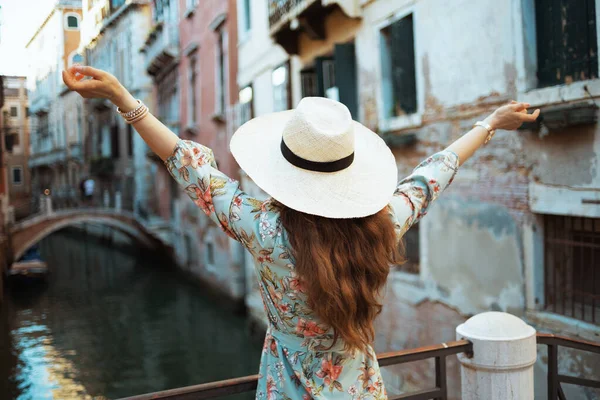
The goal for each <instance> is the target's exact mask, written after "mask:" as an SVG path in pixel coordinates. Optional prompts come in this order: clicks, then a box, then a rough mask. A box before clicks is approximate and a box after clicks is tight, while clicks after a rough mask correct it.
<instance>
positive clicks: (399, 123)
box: [373, 0, 600, 133]
mask: <svg viewBox="0 0 600 400" xmlns="http://www.w3.org/2000/svg"><path fill="white" fill-rule="evenodd" d="M598 1H600V0H598ZM411 14H412V18H413V46H414V54H415V57H414V58H415V86H416V100H417V111H416V112H414V113H412V114H408V115H402V116H395V117H386V115H385V107H386V106H387V105H386V104H385V100H384V87H383V86H384V85H383V77H384V66H383V53H382V52H383V50H384V49H383V48H382V46H381V42H382V36H383V33H382V30H384V29H385V28H388V27H390V26H391V25H392V24H393V23H395V22H397V21H399V20H401V19H403V18H405V17H407V16H409V15H411ZM418 17H419V12H418V10H417V9H416V7H415V6H414V5H413V6H410V7H406V8H403V9H402V10H400V11H398V12H397V13H395V14H394V15H392V16H391V17H389V18H387V19H386V20H385V21H383V22H381V23H379V24H375V25H374V27H373V29H374V30H375V36H376V38H377V39H378V45H377V49H378V51H379V53H378V59H377V63H378V71H377V73H378V76H379V79H378V82H379V85H377V110H378V119H379V130H380V132H381V133H386V132H390V131H402V130H405V129H410V128H419V127H421V126H422V125H423V114H424V112H425V108H424V104H425V98H424V93H425V92H424V85H425V83H424V81H423V76H422V74H421V73H420V71H422V65H421V57H419V54H420V53H419V49H420V44H419V35H418V29H417V28H418V21H419V18H418Z"/></svg>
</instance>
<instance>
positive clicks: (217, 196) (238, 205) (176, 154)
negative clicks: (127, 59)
mask: <svg viewBox="0 0 600 400" xmlns="http://www.w3.org/2000/svg"><path fill="white" fill-rule="evenodd" d="M85 77H90V78H91V79H84V78H85ZM63 80H64V81H65V84H66V85H67V86H68V87H69V89H71V90H74V91H76V92H77V93H79V94H80V95H81V96H83V97H85V98H105V99H108V100H110V101H112V102H113V103H114V104H115V105H116V106H117V107H119V108H120V109H121V111H123V112H128V111H131V110H134V109H135V108H136V107H137V106H138V103H137V100H135V99H134V98H133V96H132V95H131V94H130V93H129V92H128V91H127V90H126V89H125V88H124V87H123V86H122V85H121V83H120V82H119V81H118V80H117V79H116V78H115V77H114V76H113V75H111V74H109V73H108V72H105V71H101V70H98V69H95V68H91V67H82V66H75V67H72V68H70V69H69V70H68V71H64V72H63ZM133 126H134V127H135V130H136V131H137V132H138V133H139V134H140V136H141V137H142V139H144V141H145V142H146V143H147V144H148V146H149V147H150V148H151V149H152V151H153V152H154V153H156V154H157V155H158V156H159V157H160V158H161V159H162V160H163V161H165V164H166V167H167V169H168V171H169V173H170V174H171V175H172V176H173V178H174V179H175V180H176V181H177V183H178V184H179V185H180V186H181V187H182V188H183V189H184V190H185V192H186V194H187V195H188V196H189V197H190V198H191V199H192V200H193V201H194V203H195V204H196V205H197V206H198V207H199V208H201V209H202V210H203V211H204V213H205V214H206V215H207V216H208V217H209V218H210V219H211V220H213V221H214V222H215V223H216V224H217V225H219V226H220V227H221V229H223V231H224V232H225V233H226V234H228V235H229V236H230V237H232V238H234V239H238V240H240V241H241V242H242V244H244V245H245V246H246V247H248V248H250V246H251V245H252V242H253V240H254V229H255V226H256V225H257V224H258V222H256V221H257V220H256V219H255V218H253V216H254V215H252V214H253V213H254V214H256V213H257V212H258V211H260V210H261V209H262V208H263V204H262V203H261V202H259V201H258V200H256V199H253V198H251V197H249V196H248V195H246V194H245V193H244V192H243V191H242V190H241V189H240V187H239V183H238V182H237V181H236V180H233V179H230V178H229V177H228V176H226V175H225V174H223V173H222V172H221V171H219V170H218V169H217V164H216V163H215V159H214V155H213V152H212V150H211V149H209V148H208V147H205V146H202V145H201V144H198V143H194V142H190V141H184V140H180V139H179V137H178V136H177V135H175V134H174V133H173V132H171V130H169V128H167V127H166V126H165V125H163V124H162V122H160V121H159V120H158V119H156V118H155V117H154V116H153V115H152V114H148V115H147V116H145V117H144V118H143V119H141V120H140V121H138V122H135V123H134V124H133ZM243 215H246V216H247V215H251V216H252V218H242V217H243Z"/></svg>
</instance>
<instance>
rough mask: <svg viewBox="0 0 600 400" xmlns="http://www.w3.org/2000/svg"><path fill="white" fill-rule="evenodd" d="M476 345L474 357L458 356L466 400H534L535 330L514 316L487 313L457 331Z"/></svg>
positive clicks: (459, 335)
mask: <svg viewBox="0 0 600 400" xmlns="http://www.w3.org/2000/svg"><path fill="white" fill-rule="evenodd" d="M456 338H457V339H458V340H462V339H467V340H470V341H471V342H472V343H473V357H471V358H469V357H468V356H467V355H465V354H459V355H458V360H459V361H460V364H461V383H462V399H463V400H481V399H486V400H533V364H534V363H535V361H536V358H537V347H536V337H535V329H533V328H532V327H531V326H529V325H527V324H526V323H525V322H523V320H521V319H520V318H518V317H515V316H514V315H511V314H507V313H502V312H486V313H482V314H478V315H475V316H474V317H471V318H469V320H467V321H466V322H465V323H464V324H461V325H459V326H458V327H457V328H456Z"/></svg>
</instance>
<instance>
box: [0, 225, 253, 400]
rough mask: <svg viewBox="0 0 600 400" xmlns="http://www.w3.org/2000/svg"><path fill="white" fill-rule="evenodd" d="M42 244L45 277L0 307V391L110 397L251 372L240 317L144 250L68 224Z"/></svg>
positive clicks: (10, 395)
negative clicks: (87, 235)
mask: <svg viewBox="0 0 600 400" xmlns="http://www.w3.org/2000/svg"><path fill="white" fill-rule="evenodd" d="M41 252H42V255H43V257H44V258H45V259H46V260H47V261H48V264H49V266H50V268H51V270H52V275H51V278H50V280H49V283H48V285H47V286H45V287H37V288H35V289H32V288H30V289H27V290H25V289H22V288H20V289H18V290H11V291H9V293H8V296H7V299H6V303H5V305H4V307H3V308H2V310H1V313H2V315H1V316H0V338H1V339H2V340H1V342H0V357H1V358H0V382H1V383H0V398H2V399H19V400H21V399H23V400H24V399H35V400H38V399H103V398H110V399H112V398H119V397H124V396H129V395H133V394H139V393H145V392H150V391H157V390H162V389H167V388H174V387H180V386H187V385H192V384H198V383H202V382H208V381H213V380H219V379H225V378H230V377H235V376H242V375H248V374H253V373H256V372H257V370H258V363H259V357H260V345H259V344H257V343H256V342H254V341H251V340H250V339H249V338H248V336H247V334H246V330H245V321H244V319H243V317H240V316H235V315H231V314H230V313H229V312H227V311H225V309H223V308H221V307H220V306H219V304H217V303H216V302H215V300H211V299H208V298H206V297H203V296H202V293H201V290H200V289H198V288H197V287H195V286H193V285H191V284H188V283H187V282H185V279H184V278H182V277H181V276H177V275H176V274H173V273H172V272H171V271H169V269H168V268H164V267H165V266H164V265H157V262H156V261H154V262H153V261H151V260H152V258H151V257H145V256H147V255H146V254H143V253H140V254H136V255H135V256H132V255H131V254H128V253H125V252H120V251H116V250H114V249H112V248H111V247H107V246H106V245H101V244H99V243H92V242H90V241H85V242H84V241H82V240H81V237H78V236H77V235H74V234H73V233H72V232H70V233H64V232H63V233H61V234H58V235H53V236H51V237H50V238H48V239H46V241H45V242H43V243H42V245H41ZM238 398H239V397H238ZM244 398H252V396H246V397H244Z"/></svg>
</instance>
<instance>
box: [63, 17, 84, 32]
mask: <svg viewBox="0 0 600 400" xmlns="http://www.w3.org/2000/svg"><path fill="white" fill-rule="evenodd" d="M70 17H75V18H76V19H77V26H76V27H72V26H69V18H70ZM63 18H64V19H63V27H64V29H65V30H66V31H79V30H80V29H81V15H79V14H78V13H76V12H66V13H65V14H64V16H63Z"/></svg>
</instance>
